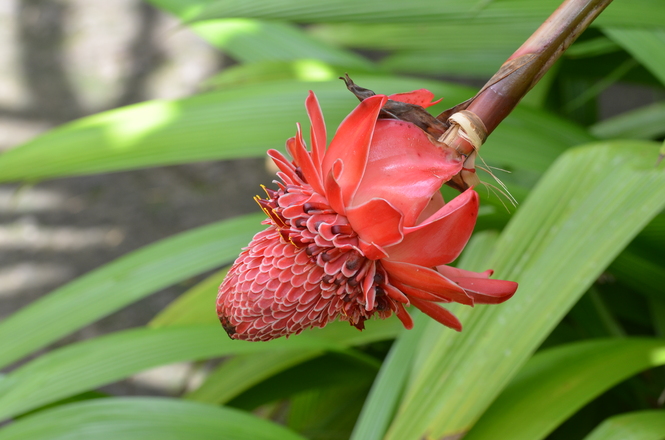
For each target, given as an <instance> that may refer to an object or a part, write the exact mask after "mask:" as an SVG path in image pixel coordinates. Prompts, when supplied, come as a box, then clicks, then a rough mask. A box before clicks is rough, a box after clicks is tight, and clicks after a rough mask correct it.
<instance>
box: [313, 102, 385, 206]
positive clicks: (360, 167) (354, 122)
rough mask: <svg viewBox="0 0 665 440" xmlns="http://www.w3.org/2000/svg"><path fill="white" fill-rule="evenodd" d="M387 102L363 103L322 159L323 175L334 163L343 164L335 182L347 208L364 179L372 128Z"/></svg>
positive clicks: (347, 119)
mask: <svg viewBox="0 0 665 440" xmlns="http://www.w3.org/2000/svg"><path fill="white" fill-rule="evenodd" d="M387 99H388V98H387V97H386V96H384V95H374V96H371V97H369V98H367V99H365V100H364V101H362V102H361V103H360V105H358V107H356V108H355V109H354V110H353V111H352V112H351V113H350V114H349V115H348V116H347V117H346V118H345V119H344V121H342V123H341V124H340V126H339V128H338V129H337V133H335V137H334V138H333V140H332V142H331V143H330V148H328V151H327V152H326V154H325V157H324V158H323V165H322V171H323V175H324V176H326V175H327V174H328V173H329V172H330V169H331V168H332V166H333V163H335V162H336V161H337V160H341V161H342V162H343V163H344V169H343V171H342V173H341V175H340V176H339V177H338V178H337V183H338V184H339V186H340V188H341V190H342V196H343V199H344V203H345V205H347V206H348V203H349V201H350V200H351V197H352V196H353V194H354V193H355V192H356V188H357V187H358V183H359V182H360V180H361V179H362V177H363V173H364V171H365V165H366V164H367V157H368V156H369V146H370V143H371V142H372V137H373V134H374V126H375V125H376V121H377V117H378V116H379V112H380V111H381V107H382V106H383V104H385V103H386V100H387Z"/></svg>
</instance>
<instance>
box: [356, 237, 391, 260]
mask: <svg viewBox="0 0 665 440" xmlns="http://www.w3.org/2000/svg"><path fill="white" fill-rule="evenodd" d="M358 247H359V248H360V251H361V252H362V253H363V255H364V256H365V257H367V258H369V259H370V260H381V259H383V258H386V257H387V256H388V254H387V253H386V251H385V250H384V249H383V248H382V247H381V246H379V245H377V244H375V243H367V242H366V241H364V240H359V241H358Z"/></svg>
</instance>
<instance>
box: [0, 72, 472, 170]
mask: <svg viewBox="0 0 665 440" xmlns="http://www.w3.org/2000/svg"><path fill="white" fill-rule="evenodd" d="M355 79H356V80H358V81H359V83H360V84H362V85H364V86H366V87H370V86H371V87H374V88H375V89H376V90H379V91H381V92H385V93H394V92H402V91H408V90H413V89H418V88H421V87H423V86H424V87H431V88H432V90H433V91H434V92H435V93H436V94H439V95H444V96H447V97H448V98H449V99H450V100H451V101H452V102H453V103H455V102H458V101H463V100H464V99H466V98H468V97H469V96H470V95H471V94H472V92H471V91H470V90H469V89H466V88H463V87H459V86H452V85H446V84H442V83H437V82H425V81H416V80H407V79H390V78H380V77H357V78H355ZM308 89H313V90H315V91H316V93H317V95H318V97H319V100H320V101H321V105H322V107H323V110H324V112H325V114H326V120H327V122H328V128H329V130H330V131H329V132H330V133H334V130H335V128H336V127H337V125H338V124H339V123H340V122H341V121H342V119H343V118H344V117H345V116H346V115H347V114H348V113H350V111H351V110H352V109H353V107H354V106H355V105H356V103H357V99H356V98H355V97H354V96H353V95H352V94H351V93H349V92H347V91H346V89H345V88H344V84H343V83H342V82H341V81H339V80H335V81H334V82H331V81H329V82H313V83H312V82H310V83H307V82H299V81H275V82H271V83H268V84H253V85H249V86H245V87H234V88H232V89H229V90H224V91H218V92H211V93H206V94H202V95H199V96H196V97H193V98H187V99H183V100H177V101H170V102H169V101H152V102H146V103H141V104H137V105H133V106H129V107H125V108H121V109H117V110H111V111H109V112H104V113H101V114H98V115H94V116H90V117H86V118H82V119H79V120H77V121H74V122H72V123H69V124H65V125H63V126H61V127H59V128H57V129H55V130H53V131H50V132H48V133H46V134H44V135H42V136H39V137H37V138H36V139H33V140H31V141H29V142H28V143H26V144H24V145H21V146H19V147H17V148H14V149H12V150H9V151H7V152H5V153H3V154H2V155H0V181H13V180H34V179H44V178H50V177H56V176H65V175H78V174H90V173H98V172H108V171H117V170H123V169H135V168H140V167H146V166H159V165H167V164H175V163H184V162H194V161H201V160H213V159H215V160H217V159H232V158H238V157H250V156H262V155H264V154H265V151H266V150H267V149H269V148H281V147H282V146H283V145H284V142H285V141H286V139H288V138H289V137H292V136H293V135H294V134H295V124H296V122H298V121H300V122H303V123H305V122H306V121H307V115H306V113H305V106H304V101H305V98H306V97H307V90H308ZM257 127H260V129H257Z"/></svg>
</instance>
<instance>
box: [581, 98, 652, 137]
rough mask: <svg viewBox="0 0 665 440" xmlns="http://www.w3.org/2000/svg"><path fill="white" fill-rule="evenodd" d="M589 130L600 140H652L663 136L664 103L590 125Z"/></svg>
mask: <svg viewBox="0 0 665 440" xmlns="http://www.w3.org/2000/svg"><path fill="white" fill-rule="evenodd" d="M589 130H590V131H591V133H592V134H593V135H594V136H597V137H599V138H601V139H609V138H623V139H628V138H632V139H654V138H657V137H660V136H663V135H664V134H665V102H657V103H655V104H651V105H648V106H645V107H641V108H639V109H637V110H632V111H629V112H626V113H622V114H620V115H618V116H615V117H613V118H609V119H606V120H604V121H601V122H598V123H597V124H595V125H592V126H591V127H590V128H589Z"/></svg>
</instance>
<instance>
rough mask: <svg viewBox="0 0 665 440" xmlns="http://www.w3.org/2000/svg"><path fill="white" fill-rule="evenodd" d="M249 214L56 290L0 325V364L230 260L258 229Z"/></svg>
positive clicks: (165, 243)
mask: <svg viewBox="0 0 665 440" xmlns="http://www.w3.org/2000/svg"><path fill="white" fill-rule="evenodd" d="M261 218H262V214H261V215H248V216H243V217H238V218H235V219H232V220H226V221H223V222H219V223H214V224H212V225H208V226H204V227H200V228H197V229H194V230H192V231H188V232H184V233H182V234H178V235H176V236H174V237H171V238H167V239H165V240H162V241H160V242H157V243H155V244H152V245H149V246H146V247H144V248H141V249H139V250H137V251H134V252H132V253H130V254H128V255H126V256H124V257H121V258H119V259H117V260H115V261H114V262H112V263H110V264H107V265H105V266H103V267H101V268H99V269H96V270H94V271H92V272H90V273H88V274H86V275H84V276H81V277H79V278H77V279H76V280H74V281H72V282H70V283H68V284H66V285H64V286H62V287H60V288H59V289H56V290H55V291H53V292H52V293H50V294H48V295H47V296H44V297H42V298H41V299H39V300H37V301H35V302H33V303H31V304H30V305H28V306H26V307H24V308H23V309H21V310H20V311H18V312H16V313H15V314H13V315H11V316H10V317H8V318H7V319H5V320H4V321H2V322H0V366H6V365H9V364H11V363H12V362H15V361H17V360H19V359H21V358H22V357H23V356H25V355H27V354H29V353H31V352H33V351H35V350H37V349H39V348H42V347H45V346H46V345H48V344H50V343H52V342H54V341H57V340H58V339H60V338H61V337H63V336H65V335H67V334H69V333H71V332H73V331H75V330H77V329H79V328H81V327H83V326H85V325H87V324H89V323H91V322H94V321H95V320H97V319H99V318H101V317H103V316H106V315H108V314H110V313H111V312H114V311H116V310H118V309H120V308H122V307H124V306H126V305H128V304H131V303H132V302H135V301H138V300H139V299H141V298H144V297H146V296H147V295H149V294H151V293H153V292H156V291H158V290H159V289H161V288H164V287H166V286H169V285H171V284H173V283H176V282H178V281H181V280H184V279H187V278H189V277H191V276H194V275H197V274H199V273H201V272H205V271H206V270H209V269H212V268H214V267H216V266H220V265H221V264H223V263H226V262H229V261H230V260H232V259H234V258H235V257H236V256H237V255H238V252H239V250H240V248H241V247H242V246H245V245H246V244H247V243H248V242H249V240H250V239H251V237H252V235H253V234H254V233H256V232H257V231H258V230H259V229H260V227H261V225H260V220H261Z"/></svg>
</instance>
